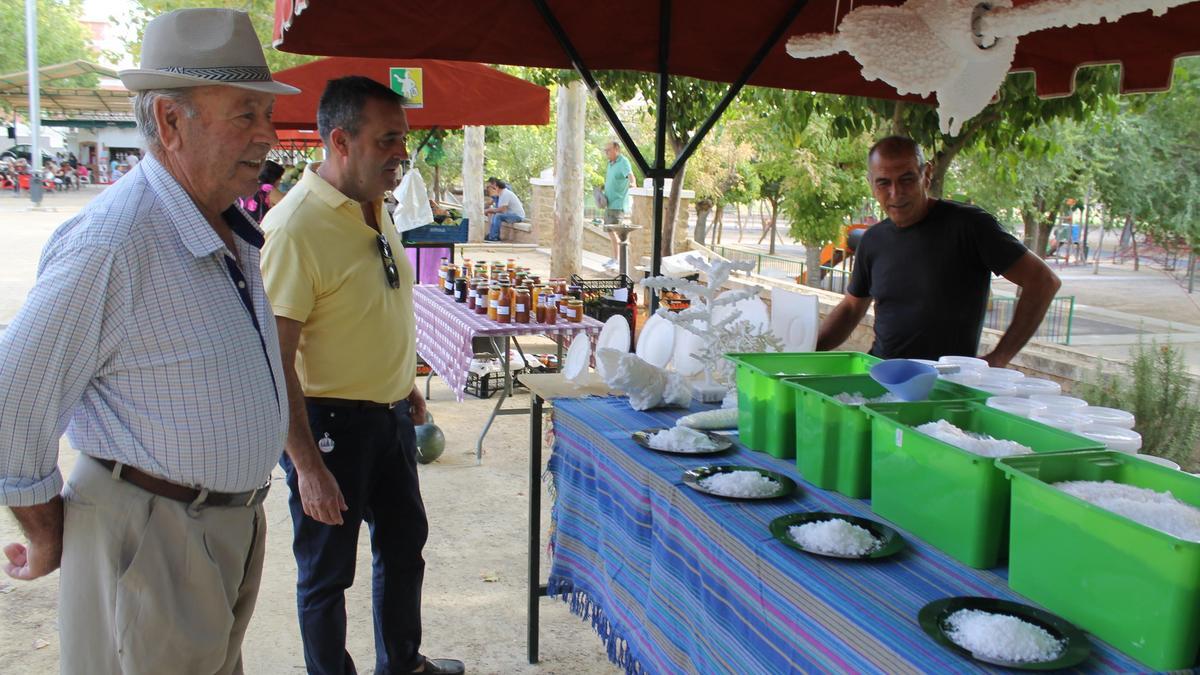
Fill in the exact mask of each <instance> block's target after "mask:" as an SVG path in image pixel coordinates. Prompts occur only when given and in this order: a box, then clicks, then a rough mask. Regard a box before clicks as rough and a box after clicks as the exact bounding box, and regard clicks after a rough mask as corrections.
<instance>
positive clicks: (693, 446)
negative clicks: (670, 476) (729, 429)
mask: <svg viewBox="0 0 1200 675" xmlns="http://www.w3.org/2000/svg"><path fill="white" fill-rule="evenodd" d="M646 442H647V443H649V444H650V447H652V448H655V449H658V450H672V451H675V452H704V451H706V450H716V449H717V444H716V443H714V442H713V440H712V439H711V438H709V437H708V435H707V434H703V433H700V432H699V431H696V430H695V429H691V428H689V427H671V428H670V429H663V430H662V431H657V432H655V433H653V434H650V436H649V437H648V438H647V439H646Z"/></svg>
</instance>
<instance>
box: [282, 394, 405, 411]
mask: <svg viewBox="0 0 1200 675" xmlns="http://www.w3.org/2000/svg"><path fill="white" fill-rule="evenodd" d="M304 400H305V401H307V402H309V403H312V404H313V405H325V406H332V407H334V408H387V409H388V410H391V409H392V408H395V407H396V406H398V405H400V404H401V403H408V401H407V400H405V399H401V400H399V401H392V402H391V403H379V402H378V401H355V400H353V399H348V398H321V397H320V396H306V397H305V398H304Z"/></svg>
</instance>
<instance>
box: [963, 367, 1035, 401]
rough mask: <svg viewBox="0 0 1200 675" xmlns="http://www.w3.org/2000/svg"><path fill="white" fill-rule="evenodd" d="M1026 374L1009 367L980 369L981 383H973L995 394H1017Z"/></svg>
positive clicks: (977, 387)
mask: <svg viewBox="0 0 1200 675" xmlns="http://www.w3.org/2000/svg"><path fill="white" fill-rule="evenodd" d="M1024 378H1025V374H1024V373H1022V372H1021V371H1019V370H1012V369H1009V368H987V369H984V370H980V371H979V384H976V385H972V386H974V387H975V388H976V389H982V390H983V391H986V392H988V393H990V394H993V395H995V396H1016V395H1017V392H1018V389H1017V387H1018V385H1019V383H1020V381H1021V380H1022V379H1024Z"/></svg>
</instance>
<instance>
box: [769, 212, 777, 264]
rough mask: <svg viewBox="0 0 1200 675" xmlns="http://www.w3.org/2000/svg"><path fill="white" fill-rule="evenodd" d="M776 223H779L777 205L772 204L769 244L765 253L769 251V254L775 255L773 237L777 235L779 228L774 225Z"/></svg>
mask: <svg viewBox="0 0 1200 675" xmlns="http://www.w3.org/2000/svg"><path fill="white" fill-rule="evenodd" d="M778 224H779V207H778V206H772V207H771V245H770V246H768V247H767V253H769V254H771V255H775V239H776V238H777V237H778V234H779V228H778V227H776V225H778Z"/></svg>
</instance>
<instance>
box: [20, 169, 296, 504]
mask: <svg viewBox="0 0 1200 675" xmlns="http://www.w3.org/2000/svg"><path fill="white" fill-rule="evenodd" d="M223 216H224V218H225V220H226V222H227V223H229V224H230V226H231V228H232V229H233V230H234V234H235V236H234V241H235V245H236V247H237V257H238V261H237V262H236V263H235V262H234V259H233V257H232V256H231V255H230V252H229V250H228V249H227V248H226V247H225V244H224V243H223V242H222V241H221V238H220V237H219V236H218V235H217V233H216V232H215V231H214V230H213V229H212V227H210V226H209V224H208V222H207V221H206V220H205V219H204V216H203V215H201V213H200V211H199V209H198V208H197V207H196V205H195V203H193V202H192V200H191V198H189V197H188V195H187V193H186V192H184V190H183V188H182V187H181V186H180V185H179V183H178V182H177V181H176V180H175V179H174V178H173V177H171V175H170V174H169V173H167V171H166V169H164V168H163V166H162V165H161V164H159V163H158V161H157V160H156V159H155V158H154V157H153V156H147V157H146V158H145V159H143V160H142V161H141V162H140V163H139V164H138V165H137V167H136V168H134V169H133V170H132V171H130V172H129V174H128V175H127V176H125V177H124V178H123V179H122V180H121V181H120V182H119V183H116V184H114V185H112V186H111V187H109V188H108V189H107V190H105V191H104V192H103V193H102V194H101V195H100V196H98V197H97V198H96V199H94V200H93V201H92V202H91V203H90V204H88V205H87V206H86V207H85V208H84V209H83V210H82V211H80V212H79V214H78V215H76V216H75V217H74V218H72V219H70V220H68V221H67V222H66V223H64V224H63V225H62V226H61V227H59V228H58V230H57V231H56V232H55V233H54V234H53V235H52V236H51V238H50V241H49V242H47V244H46V247H45V249H44V250H43V252H42V258H41V262H40V264H39V266H38V278H37V282H36V283H35V284H34V287H33V290H31V291H30V293H29V297H28V298H27V299H26V301H25V304H24V306H22V307H21V310H20V311H19V312H18V314H17V316H16V318H15V319H13V322H12V323H11V324H10V325H9V326H8V328H7V329H6V330H5V331H4V332H3V334H2V335H0V504H7V505H9V506H29V505H34V504H40V503H43V502H46V501H48V500H49V499H50V498H51V497H53V496H54V495H56V494H58V493H59V491H60V489H61V488H62V476H61V475H60V473H59V471H58V468H57V459H58V442H59V437H60V436H61V435H62V434H63V432H64V430H65V431H66V434H67V438H68V439H69V440H70V442H71V445H72V446H74V447H75V448H76V449H77V450H79V451H80V452H82V453H83V454H85V455H90V456H92V457H97V458H104V459H113V460H116V461H119V462H122V463H124V464H127V465H129V466H132V467H136V468H138V469H141V470H142V471H145V472H147V473H151V474H154V475H156V476H160V477H162V478H166V479H167V480H170V481H173V482H176V483H180V484H183V485H190V486H194V487H204V488H208V489H209V490H212V491H217V492H241V491H245V490H252V489H254V488H256V487H259V486H261V485H262V484H263V482H264V481H265V480H266V479H267V478H268V477H269V476H270V473H271V469H272V467H273V466H274V464H275V463H276V461H278V459H279V456H280V453H282V452H283V446H284V440H285V438H286V434H287V422H288V421H287V393H286V388H285V384H284V379H283V370H282V363H281V359H280V355H279V341H278V337H277V335H276V331H275V318H274V316H273V313H272V311H271V307H270V305H269V304H268V302H267V297H266V294H265V293H264V291H263V285H262V278H261V276H260V274H259V269H258V266H259V255H258V247H259V246H261V244H262V234H261V232H260V231H259V230H258V229H257V228H256V227H255V226H254V225H253V224H252V223H251V221H250V220H249V219H248V218H246V216H245V215H244V214H243V213H242V212H241V211H239V210H237V209H235V208H232V207H231V208H230V210H228V211H226V212H225V213H224V214H223ZM247 304H250V305H253V309H254V311H253V314H252V313H251V312H250V311H249V309H248V307H247Z"/></svg>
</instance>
